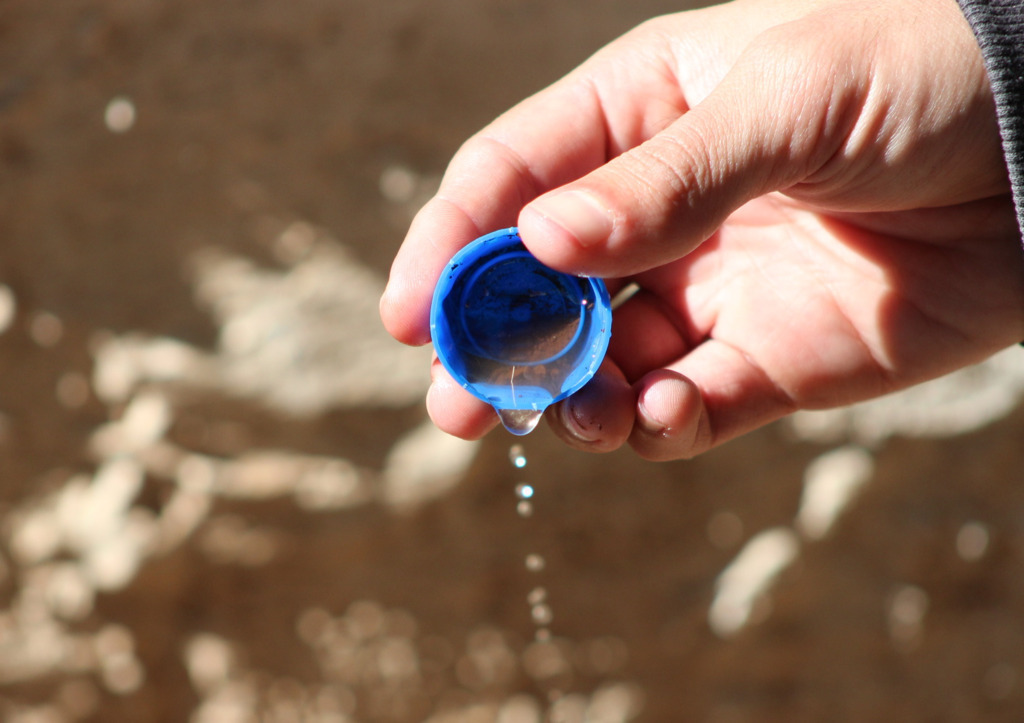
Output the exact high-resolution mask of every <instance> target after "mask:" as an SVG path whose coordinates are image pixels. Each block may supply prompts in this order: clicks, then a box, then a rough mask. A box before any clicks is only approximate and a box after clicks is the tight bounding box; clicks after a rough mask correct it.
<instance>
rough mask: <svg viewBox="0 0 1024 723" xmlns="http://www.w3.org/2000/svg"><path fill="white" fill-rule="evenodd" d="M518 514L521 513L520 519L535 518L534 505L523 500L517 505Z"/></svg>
mask: <svg viewBox="0 0 1024 723" xmlns="http://www.w3.org/2000/svg"><path fill="white" fill-rule="evenodd" d="M516 512H517V513H519V516H520V517H532V516H533V503H532V502H527V501H526V500H523V501H522V502H520V503H519V504H517V505H516Z"/></svg>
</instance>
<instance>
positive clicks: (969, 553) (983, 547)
mask: <svg viewBox="0 0 1024 723" xmlns="http://www.w3.org/2000/svg"><path fill="white" fill-rule="evenodd" d="M989 538H990V534H989V530H988V526H987V525H985V524H984V523H982V522H977V521H972V522H967V523H965V524H964V525H963V527H961V528H960V531H959V532H957V534H956V551H957V554H958V555H960V557H961V559H963V560H965V561H966V562H977V561H978V560H980V559H981V558H983V557H984V556H985V553H987V552H988V547H989Z"/></svg>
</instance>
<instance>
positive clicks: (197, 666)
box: [184, 633, 235, 694]
mask: <svg viewBox="0 0 1024 723" xmlns="http://www.w3.org/2000/svg"><path fill="white" fill-rule="evenodd" d="M184 658H185V670H187V671H188V677H189V679H190V680H191V681H192V687H193V688H195V689H196V691H197V692H199V693H200V694H205V693H208V692H210V691H213V690H215V689H217V688H218V687H220V686H221V685H223V684H224V683H226V682H227V681H228V679H229V677H230V676H231V673H232V670H233V669H234V667H235V654H234V651H233V650H232V648H231V645H230V643H228V642H227V641H226V640H225V639H224V638H222V637H220V636H218V635H214V634H212V633H201V634H199V635H196V636H195V637H193V638H192V639H191V640H189V641H188V643H186V645H185V650H184Z"/></svg>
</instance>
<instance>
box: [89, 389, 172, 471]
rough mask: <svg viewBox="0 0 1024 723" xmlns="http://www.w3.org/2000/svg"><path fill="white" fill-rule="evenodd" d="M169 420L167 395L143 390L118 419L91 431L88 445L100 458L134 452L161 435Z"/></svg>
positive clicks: (168, 424)
mask: <svg viewBox="0 0 1024 723" xmlns="http://www.w3.org/2000/svg"><path fill="white" fill-rule="evenodd" d="M172 421H173V417H172V414H171V404H170V401H169V400H168V399H167V397H166V396H165V395H164V394H162V393H160V392H157V391H154V390H150V391H143V392H140V393H139V394H136V395H135V396H134V397H133V398H132V400H131V402H130V403H129V405H128V407H127V408H126V409H125V411H124V414H123V415H122V416H121V419H119V420H117V421H115V422H110V423H109V424H105V425H103V426H102V427H100V428H99V429H97V430H96V431H95V432H94V433H93V436H92V439H91V440H90V445H91V447H92V449H93V452H95V453H96V455H97V456H99V457H100V458H101V459H110V458H112V457H115V456H118V455H126V454H135V453H138V452H140V451H142V450H144V449H145V448H147V447H149V446H151V445H153V444H155V443H156V442H157V441H158V440H159V439H160V438H161V437H163V435H164V433H165V432H166V431H167V429H168V428H169V427H170V425H171V422H172Z"/></svg>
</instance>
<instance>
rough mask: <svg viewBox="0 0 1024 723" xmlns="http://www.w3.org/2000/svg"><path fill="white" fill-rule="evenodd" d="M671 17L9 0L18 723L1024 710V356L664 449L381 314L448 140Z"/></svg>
mask: <svg viewBox="0 0 1024 723" xmlns="http://www.w3.org/2000/svg"><path fill="white" fill-rule="evenodd" d="M683 5H684V6H685V5H687V3H683ZM679 8H680V4H679V3H669V2H667V1H662V0H629V1H628V2H627V1H626V0H554V1H551V0H549V1H541V0H517V1H515V2H513V1H512V0H478V1H477V2H472V3H470V2H464V1H463V0H430V1H428V0H384V1H382V2H369V1H368V0H331V2H326V1H324V0H292V1H290V2H285V1H284V0H221V1H219V2H213V3H211V2H201V1H199V0H170V1H167V2H160V1H158V0H107V1H104V2H98V1H96V0H57V1H56V2H49V3H34V2H28V1H22V0H8V2H5V3H3V4H2V5H0V481H2V484H0V717H2V719H3V720H4V721H11V722H14V723H64V722H72V721H133V722H140V723H141V722H149V721H154V722H155V721H197V722H201V723H208V722H217V723H220V722H234V721H238V722H247V721H272V722H282V723H284V722H289V723H290V722H292V721H309V722H317V723H357V722H358V723H371V722H372V723H406V722H410V723H411V722H421V721H429V723H540V722H541V721H563V722H565V723H624V722H625V721H646V722H649V723H662V722H666V723H667V722H671V721H680V720H687V721H689V720H693V721H709V722H714V723H732V722H738V721H864V720H900V721H975V720H978V721H980V720H984V721H1019V720H1022V719H1024V574H1022V571H1024V479H1022V477H1024V407H1022V404H1021V402H1022V399H1024V349H1019V348H1018V349H1012V350H1009V351H1007V352H1005V353H1003V354H1001V355H999V356H997V357H995V358H994V359H992V360H991V361H989V362H987V363H985V364H983V365H981V366H979V367H977V368H974V369H970V370H966V371H964V372H962V373H960V374H957V375H955V376H953V377H949V378H947V379H944V380H941V381H939V382H935V383H932V384H930V385H926V386H925V387H922V388H919V389H916V390H913V391H912V392H910V393H907V394H904V395H901V396H898V397H894V398H890V399H886V400H882V401H880V402H876V403H874V404H870V405H862V406H858V407H855V408H851V409H845V410H838V411H835V412H830V413H818V414H808V415H798V416H797V417H795V418H793V419H791V420H787V421H785V422H783V423H779V424H777V425H774V426H772V427H770V428H768V429H765V430H763V431H761V432H758V433H756V434H753V435H751V436H749V437H747V438H745V439H743V440H740V441H738V442H735V443H732V444H729V445H727V446H726V447H724V448H723V449H720V450H717V451H715V452H712V453H710V454H707V455H705V456H703V457H701V458H699V459H696V460H694V461H690V462H679V463H672V464H651V463H645V462H642V461H639V460H638V459H636V458H635V457H634V456H633V455H632V454H631V453H630V452H629V451H621V452H618V453H615V454H611V455H607V456H603V457H595V456H589V455H584V454H580V453H575V452H571V451H568V450H566V449H564V448H563V447H562V446H560V445H559V444H558V443H557V442H556V441H555V440H554V439H553V437H552V436H551V435H550V434H549V432H548V431H547V430H546V429H545V428H544V426H543V425H542V427H541V428H540V429H539V430H538V431H537V432H535V433H533V434H531V435H529V436H528V437H526V438H524V439H523V440H515V439H514V438H513V437H511V436H509V435H507V434H505V433H504V432H503V431H499V432H496V433H494V434H493V435H491V436H490V437H488V438H487V439H486V440H484V441H482V442H480V443H468V442H461V441H459V440H455V439H452V438H448V437H446V436H445V435H443V434H441V433H440V432H438V431H436V430H435V429H434V428H433V427H432V426H431V425H430V424H429V423H428V422H427V421H426V415H425V413H424V410H423V405H422V396H423V393H424V391H425V388H426V384H427V368H428V360H429V351H428V350H424V349H407V348H404V347H401V346H400V345H398V344H397V343H395V342H393V341H391V340H390V338H389V337H387V335H386V334H385V333H384V332H383V330H382V329H381V328H380V325H379V322H378V320H377V313H376V307H377V299H378V296H379V293H380V291H381V289H382V288H383V280H384V278H385V275H386V273H387V268H388V265H389V263H390V259H391V257H392V256H393V254H394V252H395V250H396V249H397V247H398V244H399V242H400V240H401V238H402V236H403V233H404V230H405V227H406V225H407V224H408V222H409V220H410V218H411V216H412V214H413V213H414V211H415V210H416V208H417V207H418V205H419V204H420V203H422V201H423V200H424V199H425V198H427V197H428V196H429V195H430V194H431V192H432V191H433V190H434V188H436V184H437V182H438V178H439V175H440V173H441V172H442V170H443V168H444V166H445V164H446V162H447V160H448V158H449V157H450V156H451V154H452V153H453V152H454V151H455V149H456V148H457V147H458V145H459V143H461V141H462V140H464V139H465V138H466V137H467V136H468V135H469V134H471V133H472V132H473V131H475V130H476V129H478V128H479V127H480V126H482V125H483V124H484V123H486V122H487V121H489V120H490V119H491V118H492V117H494V116H495V115H496V114H497V113H499V112H501V111H502V110H504V109H505V108H507V107H508V106H509V105H511V104H512V103H514V102H515V101H517V100H519V99H520V98H522V97H523V96H525V95H527V94H529V93H531V92H533V91H535V90H538V89H539V88H541V87H543V86H544V85H546V84H547V83H549V82H551V81H553V80H555V79H556V78H557V77H559V76H560V75H561V74H563V73H564V72H566V71H567V70H569V69H570V68H571V67H573V66H574V65H576V64H577V63H578V62H580V61H581V60H583V59H584V58H585V57H586V56H587V55H589V54H590V53H591V52H593V51H594V50H596V49H597V48H598V47H600V46H601V45H603V44H604V43H606V42H608V41H609V40H611V39H613V38H614V37H616V36H617V35H619V34H621V33H622V32H624V31H626V30H628V29H629V28H631V27H632V26H634V25H635V24H637V23H638V22H640V21H642V20H643V19H645V18H647V17H650V16H652V15H655V14H659V13H663V12H668V11H672V10H676V9H679ZM515 441H521V445H522V446H521V447H514V446H513V442H515Z"/></svg>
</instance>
